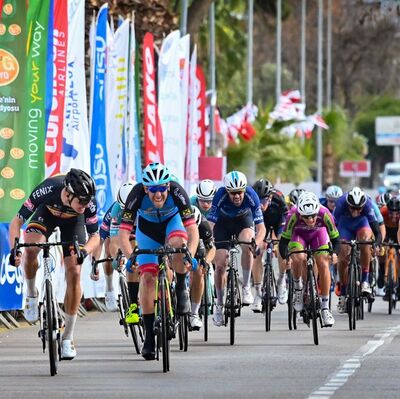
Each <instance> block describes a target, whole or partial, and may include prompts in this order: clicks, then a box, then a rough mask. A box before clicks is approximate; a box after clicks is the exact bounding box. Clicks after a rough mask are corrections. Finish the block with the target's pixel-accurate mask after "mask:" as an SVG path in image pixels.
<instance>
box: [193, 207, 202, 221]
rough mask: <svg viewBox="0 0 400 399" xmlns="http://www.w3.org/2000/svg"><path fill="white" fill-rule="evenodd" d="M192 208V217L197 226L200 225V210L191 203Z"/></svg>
mask: <svg viewBox="0 0 400 399" xmlns="http://www.w3.org/2000/svg"><path fill="white" fill-rule="evenodd" d="M192 210H193V212H194V218H195V219H196V223H197V226H200V223H201V212H200V209H199V208H197V206H194V205H192Z"/></svg>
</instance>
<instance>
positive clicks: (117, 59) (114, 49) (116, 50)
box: [106, 20, 130, 198]
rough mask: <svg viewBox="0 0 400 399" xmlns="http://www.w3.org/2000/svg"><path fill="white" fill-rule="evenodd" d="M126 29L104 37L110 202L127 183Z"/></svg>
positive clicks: (125, 23)
mask: <svg viewBox="0 0 400 399" xmlns="http://www.w3.org/2000/svg"><path fill="white" fill-rule="evenodd" d="M129 28H130V23H129V21H128V20H125V21H124V22H123V23H122V24H121V25H120V26H119V27H118V29H117V30H116V31H115V33H114V34H111V35H109V36H108V37H107V40H108V39H110V42H109V45H107V47H108V53H107V73H106V93H107V96H106V132H107V134H106V137H107V152H108V165H109V171H110V172H109V173H110V180H111V189H112V192H113V197H114V198H115V197H116V195H117V191H118V189H119V187H120V185H121V184H122V183H123V182H125V181H126V180H127V173H126V172H127V170H126V163H127V157H126V150H127V140H126V135H125V127H126V124H127V119H126V112H127V93H128V59H129Z"/></svg>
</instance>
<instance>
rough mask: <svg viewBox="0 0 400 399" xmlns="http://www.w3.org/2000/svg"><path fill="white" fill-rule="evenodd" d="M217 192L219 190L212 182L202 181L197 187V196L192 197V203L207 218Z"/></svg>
mask: <svg viewBox="0 0 400 399" xmlns="http://www.w3.org/2000/svg"><path fill="white" fill-rule="evenodd" d="M216 191H217V189H216V187H215V184H214V182H213V181H212V180H209V179H205V180H202V181H201V182H200V183H199V185H198V186H197V187H196V195H192V196H191V197H190V203H191V204H192V205H194V206H195V207H197V208H199V210H200V212H201V213H202V215H204V216H205V217H207V215H208V214H209V212H210V209H211V204H212V200H213V198H214V195H215V193H216Z"/></svg>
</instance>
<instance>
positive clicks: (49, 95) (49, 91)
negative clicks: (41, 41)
mask: <svg viewBox="0 0 400 399" xmlns="http://www.w3.org/2000/svg"><path fill="white" fill-rule="evenodd" d="M53 29H54V0H49V20H48V22H47V49H46V52H47V54H46V58H47V62H46V78H47V79H46V94H45V126H46V129H47V124H48V123H49V116H50V111H51V104H52V101H53V80H52V79H51V77H52V76H53V62H52V61H51V60H52V59H53Z"/></svg>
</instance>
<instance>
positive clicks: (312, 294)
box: [307, 270, 319, 345]
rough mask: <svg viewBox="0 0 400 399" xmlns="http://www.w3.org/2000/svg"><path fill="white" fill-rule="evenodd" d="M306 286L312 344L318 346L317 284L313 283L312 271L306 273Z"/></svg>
mask: <svg viewBox="0 0 400 399" xmlns="http://www.w3.org/2000/svg"><path fill="white" fill-rule="evenodd" d="M307 280H308V281H307V285H308V288H307V289H308V293H309V298H310V304H309V306H310V312H311V318H312V328H313V336H314V344H315V345H318V344H319V341H318V325H317V318H318V313H317V297H316V295H317V284H316V281H315V277H314V273H313V272H312V270H308V272H307Z"/></svg>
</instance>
